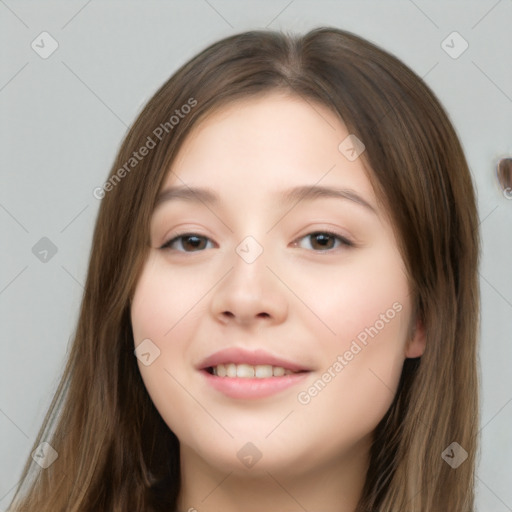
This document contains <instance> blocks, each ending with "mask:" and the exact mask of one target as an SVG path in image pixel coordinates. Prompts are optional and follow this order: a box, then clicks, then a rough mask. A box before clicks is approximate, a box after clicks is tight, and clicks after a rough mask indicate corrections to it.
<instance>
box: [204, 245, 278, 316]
mask: <svg viewBox="0 0 512 512" xmlns="http://www.w3.org/2000/svg"><path fill="white" fill-rule="evenodd" d="M258 237H259V238H260V239H261V238H263V236H262V235H258ZM265 242H267V243H268V241H267V238H265ZM234 253H235V254H233V258H232V259H231V258H230V261H231V265H230V266H231V271H230V272H228V274H227V275H226V276H225V278H224V279H223V280H222V282H221V283H219V286H218V287H217V289H216V292H215V295H214V297H213V300H212V304H211V307H212V314H213V315H214V316H216V317H217V318H222V319H223V321H225V320H226V318H228V317H229V318H233V319H234V320H235V321H238V322H243V323H250V322H251V321H254V320H256V319H258V318H271V319H273V320H274V321H282V319H283V318H284V316H285V314H286V312H287V309H288V308H287V303H286V297H285V296H284V293H283V292H284V291H283V290H282V289H280V283H279V281H278V280H277V279H276V278H275V276H274V275H273V274H272V272H270V271H269V269H268V268H267V264H268V263H269V261H268V256H269V254H271V253H272V251H270V250H267V249H266V248H265V246H264V245H263V243H262V242H260V241H259V240H257V239H256V237H255V236H254V235H246V236H245V237H244V238H243V239H242V240H241V242H239V243H238V245H237V246H236V247H235V250H234Z"/></svg>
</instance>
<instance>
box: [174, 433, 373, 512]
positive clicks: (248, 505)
mask: <svg viewBox="0 0 512 512" xmlns="http://www.w3.org/2000/svg"><path fill="white" fill-rule="evenodd" d="M369 445H370V439H365V440H363V441H361V442H360V443H359V444H358V445H357V446H355V447H353V449H352V450H351V452H350V453H348V454H345V455H343V456H342V457H339V456H338V457H337V458H336V459H332V460H329V461H327V462H326V463H325V464H324V465H322V466H318V465H316V466H315V467H309V468H308V467H307V464H306V463H305V464H304V465H302V467H297V466H298V464H296V463H294V464H290V467H289V468H288V469H286V470H284V471H282V470H281V471H278V470H275V469H274V470H273V469H272V468H271V467H267V468H262V467H260V469H259V470H257V466H258V464H256V465H255V466H254V467H253V468H252V469H251V470H250V472H247V471H243V472H241V471H239V470H238V469H235V468H236V466H234V467H233V469H232V470H229V469H228V470H225V471H222V470H219V469H218V468H216V467H212V466H211V465H210V464H208V463H207V462H206V461H205V460H204V459H202V458H201V457H199V456H198V454H197V453H196V452H194V451H193V450H191V449H189V448H188V447H186V446H181V448H180V452H181V489H180V493H179V496H178V503H177V510H178V511H179V512H197V511H199V510H200V511H201V512H213V511H218V510H222V511H223V512H239V511H240V510H244V512H262V511H264V512H288V511H290V512H291V511H298V510H322V511H323V512H354V511H355V510H356V506H357V503H358V501H359V499H360V497H361V493H362V489H363V486H364V481H365V477H366V472H367V468H368V457H369ZM260 462H261V461H260Z"/></svg>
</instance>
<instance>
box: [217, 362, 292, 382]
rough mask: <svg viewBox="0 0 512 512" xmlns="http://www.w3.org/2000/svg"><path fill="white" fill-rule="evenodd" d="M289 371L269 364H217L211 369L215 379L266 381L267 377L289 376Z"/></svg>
mask: <svg viewBox="0 0 512 512" xmlns="http://www.w3.org/2000/svg"><path fill="white" fill-rule="evenodd" d="M291 373H294V372H292V371H291V370H286V369H285V368H283V367H282V366H272V365H270V364H257V365H255V366H253V365H251V364H245V363H244V364H234V363H228V364H219V365H217V366H215V367H214V368H213V375H217V377H239V378H242V379H250V378H257V379H267V378H269V377H282V376H283V375H290V374H291Z"/></svg>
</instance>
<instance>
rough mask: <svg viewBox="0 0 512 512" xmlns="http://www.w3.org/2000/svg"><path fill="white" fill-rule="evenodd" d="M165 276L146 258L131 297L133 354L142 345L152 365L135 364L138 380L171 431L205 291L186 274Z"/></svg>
mask: <svg viewBox="0 0 512 512" xmlns="http://www.w3.org/2000/svg"><path fill="white" fill-rule="evenodd" d="M168 274H169V268H168V267H167V268H166V266H165V263H162V262H160V261H158V260H157V259H156V258H155V257H151V256H150V257H149V259H148V261H147V262H146V265H145V267H144V270H143V272H142V274H141V276H140V278H139V281H138V283H137V288H136V291H135V294H134V297H133V301H132V306H131V322H132V329H133V337H134V346H135V348H136V347H138V346H139V345H140V344H142V343H144V344H145V346H147V347H149V352H150V353H151V357H150V358H149V360H150V364H148V365H146V364H144V363H143V361H144V358H139V360H138V366H139V370H140V373H141V376H142V379H143V381H144V384H145V386H146V389H147V391H148V393H149V395H150V396H151V399H152V401H153V402H154V404H155V406H156V407H157V409H158V410H159V412H160V414H161V415H162V416H163V417H164V419H165V420H166V421H167V423H168V424H169V426H170V427H171V428H173V426H174V425H172V421H173V416H175V415H173V414H172V412H173V410H176V408H178V409H180V408H181V409H185V407H180V401H181V400H182V398H183V396H184V394H183V389H187V388H188V386H189V382H188V381H187V379H188V378H189V377H190V371H188V372H187V371H186V370H187V369H190V367H191V365H192V364H193V361H192V358H191V355H190V343H189V340H190V338H191V336H193V335H194V331H195V329H196V326H197V325H198V319H199V318H200V317H201V316H204V314H205V312H204V309H203V307H202V304H201V298H202V297H204V295H205V293H207V291H208V286H206V284H204V283H203V285H201V284H198V283H197V281H198V280H197V279H196V280H195V282H194V279H193V278H192V277H193V276H188V274H187V272H176V271H175V272H174V273H173V275H172V276H171V275H168ZM169 283H172V288H169V286H170V285H169ZM177 291H178V292H177ZM147 340H150V341H149V342H148V341H147ZM145 352H146V350H145ZM155 355H156V357H155ZM146 362H147V361H146ZM170 398H172V399H170ZM185 402H186V403H187V405H189V407H188V408H189V409H190V403H189V402H190V400H188V402H187V398H186V397H185Z"/></svg>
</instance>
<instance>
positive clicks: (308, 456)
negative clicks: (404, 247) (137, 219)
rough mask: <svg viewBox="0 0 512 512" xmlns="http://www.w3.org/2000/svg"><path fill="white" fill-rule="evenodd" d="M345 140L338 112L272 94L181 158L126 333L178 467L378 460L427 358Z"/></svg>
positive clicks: (212, 129)
mask: <svg viewBox="0 0 512 512" xmlns="http://www.w3.org/2000/svg"><path fill="white" fill-rule="evenodd" d="M348 135H349V133H348V132H347V130H346V128H345V127H344V125H343V124H342V122H341V121H340V120H339V118H338V117H337V116H336V115H335V114H334V113H332V112H331V111H330V110H328V109H327V108H326V107H324V106H322V105H317V104H314V103H311V102H305V101H303V100H301V99H297V98H292V97H288V96H283V95H278V94H271V95H268V96H265V97H254V98H251V99H244V100H243V101H238V102H237V103H232V104H230V105H228V106H227V107H223V108H222V109H221V110H219V111H218V112H216V113H214V114H212V115H211V116H209V117H208V118H206V119H205V120H204V121H203V122H202V123H200V124H199V125H197V126H196V127H195V128H194V130H193V132H192V133H191V134H190V135H189V137H188V138H187V140H186V141H185V143H184V145H183V146H182V148H181V149H180V152H179V154H178V156H177V158H176V160H175V161H174V163H173V165H172V168H171V172H169V174H168V176H167V178H166V181H165V183H164V185H163V187H162V192H163V195H162V198H161V201H160V202H159V204H158V205H157V207H156V208H155V211H154V214H153V217H152V221H151V249H150V252H149V255H148V258H147V260H146V263H145V266H144V268H143V271H142V274H141V276H140V279H139V281H138V283H137V287H136V290H135V294H134V297H133V301H132V307H131V319H132V326H133V333H134V342H135V346H136V347H139V345H140V347H139V348H138V353H139V357H138V365H139V369H140V372H141V375H142V378H143V380H144V383H145V386H146V388H147V391H148V393H149V395H150V396H151V399H152V400H153V402H154V404H155V406H156V408H157V409H158V411H159V412H160V414H161V416H162V418H163V419H164V420H165V422H166V423H167V424H168V426H169V428H170V429H171V430H172V431H173V432H174V433H175V434H176V436H177V437H178V439H179V440H180V445H181V448H182V457H184V456H187V457H194V458H195V459H196V460H198V461H201V464H204V465H206V466H209V467H213V468H217V469H219V470H222V471H235V472H240V473H243V472H247V471H248V468H251V469H250V470H251V472H252V474H255V472H258V471H261V472H264V471H267V470H272V471H273V472H274V473H273V474H275V473H276V472H278V471H279V470H283V471H286V472H287V473H288V474H289V473H290V472H306V471H308V470H313V469H314V468H315V467H319V466H320V465H326V464H333V465H335V464H337V463H338V462H339V461H342V460H343V459H344V458H345V457H348V455H349V454H350V453H351V452H353V451H354V450H356V449H357V447H359V448H361V447H364V449H367V448H368V446H369V443H370V439H371V435H372V431H373V430H374V429H375V427H376V425H377V424H378V422H379V421H380V420H381V419H382V417H383V416H384V414H385V413H386V411H387V410H388V408H389V406H390V404H391V402H392V400H393V397H394V395H395V392H396V389H397V385H398V381H399V378H400V374H401V369H402V365H403V362H404V359H405V358H406V357H417V356H419V355H421V353H422V350H423V346H424V338H423V337H422V332H421V329H417V330H416V334H415V336H414V338H410V336H409V332H410V326H411V325H410V322H411V315H412V311H411V299H410V297H409V287H408V282H407V278H406V275H405V271H404V263H403V261H402V258H401V256H400V253H399V250H398V247H397V242H396V239H395V236H394V234H393V229H392V226H391V224H390V221H389V219H388V214H387V212H386V211H384V210H383V209H382V207H381V206H380V205H379V203H378V201H377V198H376V196H375V194H374V191H373V189H372V186H371V184H370V181H369V179H368V177H367V175H366V173H365V169H364V167H363V163H362V161H361V158H354V153H353V152H351V151H350V150H348V151H347V149H346V148H347V143H348V142H349V141H345V142H344V143H343V144H341V146H340V143H342V142H343V141H344V140H345V139H346V137H347V136H348ZM348 145H349V146H350V144H348ZM340 148H341V149H340ZM349 157H350V158H349ZM171 187H173V188H176V189H175V190H174V191H173V192H169V190H170V189H171ZM297 187H305V188H304V189H303V190H302V195H301V194H298V195H297V193H295V194H293V193H291V192H290V191H291V190H293V189H296V188H297ZM313 187H322V188H323V192H322V191H321V190H320V191H318V190H317V192H316V193H312V191H313ZM195 188H201V189H207V191H208V192H209V194H208V195H206V194H203V195H200V194H199V193H198V192H197V193H192V192H191V189H195ZM329 189H334V190H336V191H338V193H337V194H336V193H335V192H332V191H331V192H329V191H328V190H329ZM308 190H309V193H305V192H304V191H306V192H307V191H308ZM165 191H167V193H165ZM140 354H144V355H143V356H141V355H140ZM213 367H214V368H215V369H212V368H213ZM212 372H214V373H215V374H212ZM290 372H291V373H290ZM226 373H227V375H226ZM283 373H284V375H283ZM224 375H226V376H224ZM230 375H231V376H230ZM251 457H252V458H251ZM258 458H259V459H258ZM254 461H256V462H255V463H254Z"/></svg>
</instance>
